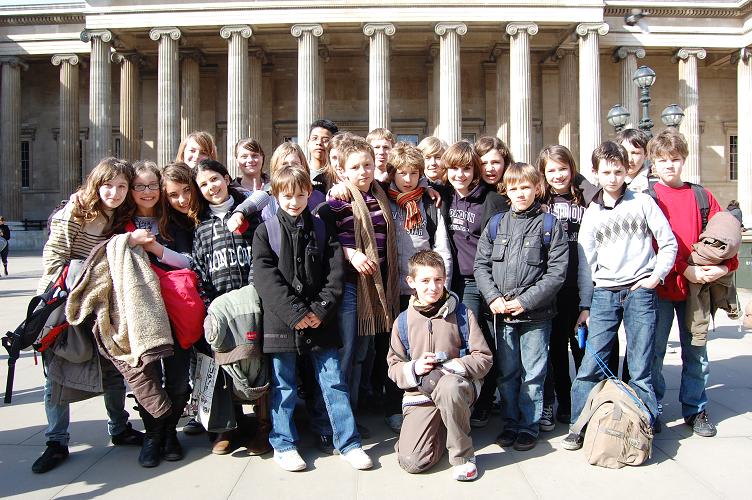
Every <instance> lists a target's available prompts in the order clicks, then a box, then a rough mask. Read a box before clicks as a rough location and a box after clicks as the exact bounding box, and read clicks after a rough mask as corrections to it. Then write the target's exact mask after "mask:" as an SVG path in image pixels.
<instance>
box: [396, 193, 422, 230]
mask: <svg viewBox="0 0 752 500" xmlns="http://www.w3.org/2000/svg"><path fill="white" fill-rule="evenodd" d="M423 191H424V189H423V188H422V187H416V188H415V189H413V190H411V191H407V192H406V193H403V192H400V191H398V190H396V189H393V188H389V192H388V194H389V198H391V199H393V200H394V202H395V203H397V206H398V207H399V208H401V209H403V210H404V211H405V229H406V230H408V231H409V230H411V229H412V228H414V227H417V226H420V225H421V224H422V223H423V217H422V216H421V214H420V208H419V207H418V200H419V199H421V198H422V197H423Z"/></svg>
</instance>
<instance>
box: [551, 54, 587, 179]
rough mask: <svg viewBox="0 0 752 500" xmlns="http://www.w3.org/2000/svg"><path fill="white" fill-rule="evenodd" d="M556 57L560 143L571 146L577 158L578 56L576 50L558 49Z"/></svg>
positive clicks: (570, 148)
mask: <svg viewBox="0 0 752 500" xmlns="http://www.w3.org/2000/svg"><path fill="white" fill-rule="evenodd" d="M556 58H557V59H558V60H559V144H561V145H562V146H566V147H567V148H569V150H570V151H571V152H572V156H573V157H574V158H575V159H577V158H578V157H579V150H580V148H579V146H580V141H579V136H578V133H577V132H578V128H577V101H578V99H577V97H578V95H577V92H578V90H577V89H578V84H577V58H576V57H575V55H574V50H568V49H557V50H556ZM580 168H582V167H580Z"/></svg>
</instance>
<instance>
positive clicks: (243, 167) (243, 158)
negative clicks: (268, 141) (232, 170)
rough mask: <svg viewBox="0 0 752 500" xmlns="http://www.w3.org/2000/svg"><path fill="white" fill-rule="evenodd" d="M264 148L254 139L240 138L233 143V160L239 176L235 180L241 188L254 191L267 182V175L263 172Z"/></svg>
mask: <svg viewBox="0 0 752 500" xmlns="http://www.w3.org/2000/svg"><path fill="white" fill-rule="evenodd" d="M265 159H266V155H264V150H263V149H262V148H261V144H259V142H258V141H257V140H256V139H250V138H249V139H241V140H239V141H238V143H237V144H236V145H235V161H236V162H237V165H238V171H239V172H240V174H241V175H240V177H238V178H237V179H235V181H236V182H237V183H238V184H240V186H241V187H242V188H243V189H246V190H248V191H256V190H258V189H263V187H264V186H265V185H266V184H268V183H269V177H267V175H266V174H265V173H264V172H263V168H264V160H265Z"/></svg>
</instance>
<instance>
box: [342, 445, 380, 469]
mask: <svg viewBox="0 0 752 500" xmlns="http://www.w3.org/2000/svg"><path fill="white" fill-rule="evenodd" d="M340 457H342V460H346V461H347V462H349V463H350V465H352V468H353V469H357V470H366V469H370V468H371V467H373V462H371V459H370V457H369V456H368V455H366V452H365V451H363V448H353V449H352V450H350V451H348V452H347V453H345V454H344V455H340Z"/></svg>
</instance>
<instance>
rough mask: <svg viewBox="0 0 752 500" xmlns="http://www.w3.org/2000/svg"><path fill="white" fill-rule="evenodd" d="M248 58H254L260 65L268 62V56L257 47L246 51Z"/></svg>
mask: <svg viewBox="0 0 752 500" xmlns="http://www.w3.org/2000/svg"><path fill="white" fill-rule="evenodd" d="M248 56H249V57H255V58H256V59H258V60H259V61H261V64H266V63H267V62H268V61H269V56H268V55H267V53H266V51H265V50H264V49H263V48H262V47H259V46H254V47H250V48H249V49H248Z"/></svg>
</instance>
